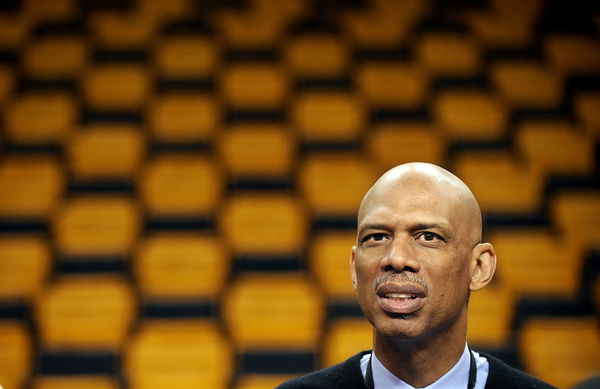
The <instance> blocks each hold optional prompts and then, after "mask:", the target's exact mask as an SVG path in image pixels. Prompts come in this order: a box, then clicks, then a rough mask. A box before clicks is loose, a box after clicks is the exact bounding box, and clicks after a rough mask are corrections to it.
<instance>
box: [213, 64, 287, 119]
mask: <svg viewBox="0 0 600 389" xmlns="http://www.w3.org/2000/svg"><path fill="white" fill-rule="evenodd" d="M220 81H221V83H220V85H221V94H222V96H223V98H224V103H225V104H226V105H227V106H229V107H231V108H233V109H244V110H252V109H255V110H270V109H280V108H283V107H284V105H285V98H286V97H287V95H288V90H289V86H290V85H289V84H290V80H289V78H288V76H287V74H286V72H285V71H284V69H283V68H282V67H280V66H278V65H273V64H270V63H254V62H253V63H238V64H231V65H229V66H227V67H226V68H224V69H223V70H222V72H221V80H220Z"/></svg>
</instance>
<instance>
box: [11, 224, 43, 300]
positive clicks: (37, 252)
mask: <svg viewBox="0 0 600 389" xmlns="http://www.w3.org/2000/svg"><path fill="white" fill-rule="evenodd" d="M50 266H51V253H50V246H49V244H48V242H46V241H45V240H44V239H42V238H40V237H36V236H27V235H7V236H2V237H0V300H9V301H10V300H19V299H20V300H25V301H29V300H31V299H32V298H33V297H34V296H35V295H36V294H37V293H38V292H39V290H40V289H41V288H42V285H43V282H44V280H45V279H46V277H47V276H48V274H49V273H50Z"/></svg>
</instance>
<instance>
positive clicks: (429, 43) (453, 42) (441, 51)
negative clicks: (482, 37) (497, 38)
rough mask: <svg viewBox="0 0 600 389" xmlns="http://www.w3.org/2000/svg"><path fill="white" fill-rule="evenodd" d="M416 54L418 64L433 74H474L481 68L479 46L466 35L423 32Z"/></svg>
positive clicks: (417, 44)
mask: <svg viewBox="0 0 600 389" xmlns="http://www.w3.org/2000/svg"><path fill="white" fill-rule="evenodd" d="M415 55H416V61H417V64H418V66H419V67H421V68H422V69H424V70H425V72H426V74H429V75H432V76H433V75H444V76H466V75H473V74H475V73H477V72H478V71H479V69H480V68H481V55H480V53H479V47H478V46H477V44H476V43H475V42H474V41H473V40H472V39H471V38H470V37H469V36H466V35H460V34H453V33H426V34H423V35H422V36H421V37H420V38H419V40H418V42H417V43H416V48H415Z"/></svg>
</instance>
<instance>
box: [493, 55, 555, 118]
mask: <svg viewBox="0 0 600 389" xmlns="http://www.w3.org/2000/svg"><path fill="white" fill-rule="evenodd" d="M491 77H492V80H493V83H494V85H495V86H496V88H497V89H498V90H499V92H500V94H501V96H502V97H503V98H504V100H505V101H506V102H507V103H508V104H509V105H511V106H512V107H517V108H521V107H525V108H554V107H558V106H559V105H560V103H561V99H562V87H563V78H562V77H561V76H560V75H558V74H556V73H555V72H553V71H552V70H551V69H550V68H549V67H548V66H544V65H543V64H541V63H537V62H533V61H503V62H496V63H495V64H494V65H493V67H492V70H491Z"/></svg>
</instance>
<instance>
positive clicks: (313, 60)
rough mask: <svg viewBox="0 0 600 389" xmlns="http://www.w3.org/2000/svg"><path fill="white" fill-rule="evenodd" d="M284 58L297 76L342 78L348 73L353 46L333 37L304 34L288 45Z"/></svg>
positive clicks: (285, 45)
mask: <svg viewBox="0 0 600 389" xmlns="http://www.w3.org/2000/svg"><path fill="white" fill-rule="evenodd" d="M283 58H284V61H285V63H286V65H287V67H288V68H289V69H290V72H291V74H292V75H293V76H296V77H308V78H310V77H339V76H340V75H342V74H344V73H345V72H347V71H348V67H349V65H350V47H349V44H348V42H347V41H346V40H345V39H343V38H340V37H337V36H335V35H332V34H320V33H314V34H303V35H298V36H292V37H291V38H290V39H289V40H288V41H286V42H285V44H284V46H283Z"/></svg>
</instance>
